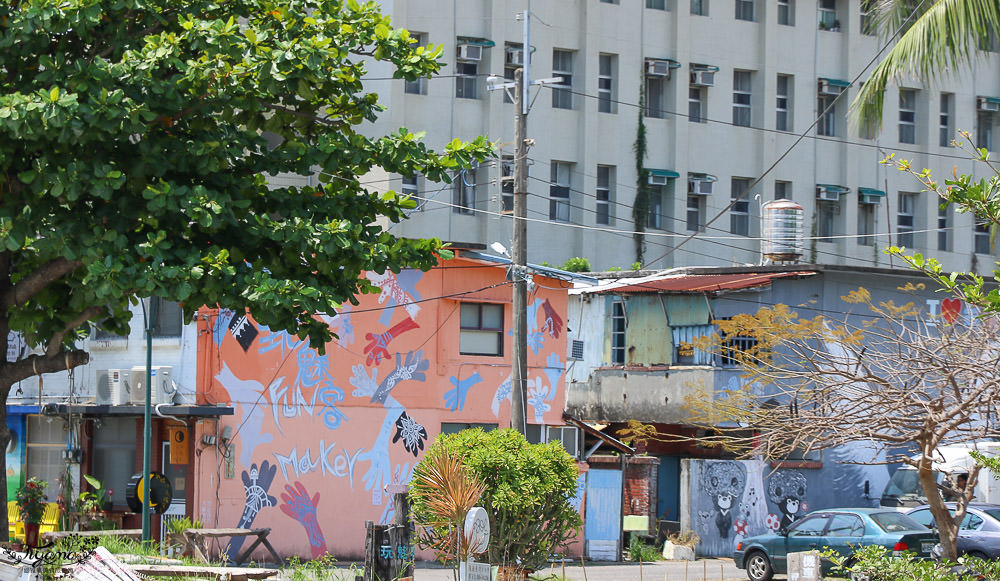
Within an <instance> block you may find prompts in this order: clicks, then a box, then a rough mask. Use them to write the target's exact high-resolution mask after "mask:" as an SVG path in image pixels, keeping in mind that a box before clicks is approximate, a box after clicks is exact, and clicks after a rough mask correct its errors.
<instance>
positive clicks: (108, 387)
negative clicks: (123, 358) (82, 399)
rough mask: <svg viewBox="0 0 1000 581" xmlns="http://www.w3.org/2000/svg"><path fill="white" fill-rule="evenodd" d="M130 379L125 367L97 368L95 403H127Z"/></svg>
mask: <svg viewBox="0 0 1000 581" xmlns="http://www.w3.org/2000/svg"><path fill="white" fill-rule="evenodd" d="M130 379H131V378H130V377H129V371H128V370H127V369H98V370H97V392H96V394H95V396H96V398H95V399H96V403H97V404H98V405H125V404H127V403H129V380H130Z"/></svg>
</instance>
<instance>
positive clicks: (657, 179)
mask: <svg viewBox="0 0 1000 581" xmlns="http://www.w3.org/2000/svg"><path fill="white" fill-rule="evenodd" d="M669 179H670V178H668V177H667V176H659V175H655V174H649V185H651V186H665V185H667V180H669Z"/></svg>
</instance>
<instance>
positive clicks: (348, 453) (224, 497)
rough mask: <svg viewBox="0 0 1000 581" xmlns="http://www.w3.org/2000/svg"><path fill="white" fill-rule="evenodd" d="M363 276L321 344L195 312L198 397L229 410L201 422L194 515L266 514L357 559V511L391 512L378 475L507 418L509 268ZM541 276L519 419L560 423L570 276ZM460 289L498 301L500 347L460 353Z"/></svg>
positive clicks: (302, 551) (279, 530) (392, 478)
mask: <svg viewBox="0 0 1000 581" xmlns="http://www.w3.org/2000/svg"><path fill="white" fill-rule="evenodd" d="M369 276H370V278H372V280H373V282H374V283H375V284H377V285H378V286H379V287H380V289H381V292H380V293H379V294H374V295H366V296H362V297H360V298H361V304H360V305H358V306H356V307H353V306H347V307H345V308H344V310H343V311H342V312H341V313H339V314H338V315H337V316H335V317H333V318H329V319H328V322H329V324H330V325H331V327H332V328H333V329H334V331H335V332H336V333H337V334H338V335H339V339H337V340H335V341H333V342H331V343H330V344H328V345H327V350H326V354H325V355H322V356H321V355H319V354H318V353H317V352H316V351H315V350H313V349H310V348H308V346H307V345H306V344H304V343H303V342H301V341H299V339H298V338H296V337H294V336H289V335H288V334H286V333H284V332H277V333H272V332H271V331H270V330H268V329H267V328H263V327H259V326H258V325H256V323H254V322H253V321H252V319H248V320H247V321H245V322H243V323H242V325H239V324H237V323H238V322H239V317H234V316H233V314H232V313H228V312H224V311H223V312H218V311H212V310H207V309H206V310H205V311H203V312H202V315H203V316H202V317H200V323H199V324H200V326H201V327H200V331H201V334H200V342H199V352H198V366H199V367H198V374H199V386H198V392H199V401H200V403H212V404H220V403H225V404H231V405H232V406H233V407H234V408H235V414H234V415H233V416H231V417H224V418H222V419H221V420H218V421H215V420H204V421H201V422H199V423H198V424H197V426H196V430H197V433H196V434H195V436H196V438H197V440H196V442H198V444H197V446H196V447H197V450H196V454H195V456H196V470H197V477H196V481H197V485H196V495H197V497H196V499H195V516H196V517H197V518H199V519H201V520H202V521H203V522H205V523H206V526H212V527H250V528H257V527H270V528H271V530H272V532H271V536H270V540H271V542H272V544H273V545H274V546H275V548H276V549H277V550H278V552H279V553H282V554H283V555H293V554H294V555H299V556H301V557H304V558H312V557H315V556H318V555H321V554H323V553H324V552H329V553H331V554H332V555H334V556H336V557H337V558H359V557H361V556H362V555H363V550H364V536H365V532H364V522H365V521H366V520H372V521H375V522H382V523H385V522H389V521H390V520H391V519H392V514H391V509H392V502H391V494H389V493H388V492H387V491H386V488H385V487H386V485H390V484H394V483H395V484H398V483H406V482H407V481H408V480H409V477H410V474H411V472H412V470H413V468H414V466H415V465H416V463H417V462H418V461H419V460H420V459H421V458H422V457H423V452H424V450H426V448H427V447H428V446H429V445H430V444H431V443H432V442H433V441H434V438H435V437H436V436H437V435H438V434H439V433H440V430H441V424H442V423H444V422H447V423H488V424H499V426H500V427H507V426H509V424H510V399H509V392H510V357H509V354H510V352H511V348H512V347H511V336H510V333H509V329H510V328H511V327H512V320H511V309H510V300H511V292H512V287H511V285H510V284H509V283H508V282H507V281H506V280H505V279H506V276H505V268H504V267H503V266H497V265H490V264H486V263H483V262H478V261H473V260H466V259H462V258H456V259H454V260H451V261H447V262H442V263H441V264H440V265H439V266H438V267H437V268H434V269H432V270H431V271H429V272H426V273H422V272H419V271H404V272H402V273H400V274H399V275H398V276H396V275H392V274H391V273H389V275H388V276H387V277H379V276H377V275H374V274H372V275H369ZM534 281H535V283H536V285H537V286H536V288H535V290H534V292H533V293H532V294H530V295H529V301H528V302H529V313H528V315H529V317H528V321H529V322H528V327H529V349H528V351H529V357H528V366H529V373H528V375H529V384H528V404H527V406H526V413H527V414H528V423H531V424H549V425H553V424H555V425H558V424H562V420H561V415H562V410H563V405H564V402H565V395H564V373H563V372H564V369H565V364H566V334H565V332H566V329H565V327H564V324H565V318H566V317H565V313H566V307H567V295H566V288H567V286H568V285H567V283H565V282H562V281H559V280H556V279H550V278H547V277H542V276H539V275H536V276H535V277H534ZM442 297H443V298H442ZM462 301H469V302H494V303H501V304H504V305H506V306H505V309H504V317H505V330H504V356H502V357H487V356H469V355H460V354H459V349H458V345H459V334H460V329H459V305H460V302H462ZM389 331H391V332H392V337H391V338H389V337H386V336H383V335H382V334H383V333H386V332H389ZM238 336H239V337H240V338H242V340H243V341H242V343H241V341H240V340H238V339H237V337H238ZM380 337H381V338H380ZM380 345H382V347H383V348H384V350H383V348H380ZM227 429H228V431H229V432H230V433H231V434H232V439H231V446H230V447H229V448H228V449H227V448H225V447H224V446H223V445H222V441H223V438H222V437H223V435H225V434H226V433H227ZM205 435H209V436H215V437H216V438H218V443H217V444H216V445H208V444H205V443H202V437H203V436H205ZM240 548H242V547H241V545H236V546H230V547H229V551H230V554H231V555H232V556H235V554H236V551H237V550H239V549H240ZM419 556H421V554H420V553H418V557H419Z"/></svg>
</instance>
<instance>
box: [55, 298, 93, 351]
mask: <svg viewBox="0 0 1000 581" xmlns="http://www.w3.org/2000/svg"><path fill="white" fill-rule="evenodd" d="M103 310H104V307H87V308H86V309H84V310H83V312H82V313H80V314H79V315H77V317H76V318H75V319H72V320H71V321H69V322H68V323H66V325H65V326H64V327H63V329H62V330H61V331H59V332H58V333H53V334H52V336H51V337H49V346H48V347H47V348H46V349H45V354H46V355H56V354H58V353H59V352H60V351H61V350H62V342H63V339H65V338H66V334H67V333H69V332H70V331H72V330H73V329H75V328H77V327H79V326H80V325H82V324H84V323H86V322H87V321H89V320H91V319H93V318H94V317H96V316H97V315H99V314H101V311H103Z"/></svg>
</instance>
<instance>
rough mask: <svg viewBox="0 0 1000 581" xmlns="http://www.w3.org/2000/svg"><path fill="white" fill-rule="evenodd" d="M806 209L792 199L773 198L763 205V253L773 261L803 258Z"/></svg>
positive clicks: (767, 258)
mask: <svg viewBox="0 0 1000 581" xmlns="http://www.w3.org/2000/svg"><path fill="white" fill-rule="evenodd" d="M804 221H805V211H804V210H803V209H802V206H800V205H798V204H796V203H795V202H793V201H791V200H772V201H770V202H766V203H765V204H764V205H763V206H762V207H761V222H762V224H761V233H762V234H763V236H762V238H761V241H760V247H761V248H760V250H761V254H762V255H763V256H764V259H765V260H769V261H771V262H798V261H799V259H801V258H802V253H803V242H802V229H803V224H804Z"/></svg>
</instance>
